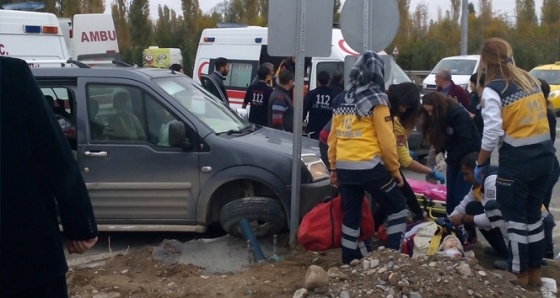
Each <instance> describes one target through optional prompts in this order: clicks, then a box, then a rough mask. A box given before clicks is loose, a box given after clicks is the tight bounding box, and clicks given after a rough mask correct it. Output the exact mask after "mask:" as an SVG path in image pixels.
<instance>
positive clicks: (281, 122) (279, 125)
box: [268, 70, 294, 132]
mask: <svg viewBox="0 0 560 298" xmlns="http://www.w3.org/2000/svg"><path fill="white" fill-rule="evenodd" d="M293 86H294V73H293V72H292V71H291V70H283V71H281V72H280V75H279V76H278V85H276V87H274V91H272V94H270V99H269V100H268V126H269V127H271V128H275V129H279V130H283V131H287V132H292V131H293V126H294V104H293V103H292V99H291V97H290V94H291V92H290V90H291V89H292V87H293Z"/></svg>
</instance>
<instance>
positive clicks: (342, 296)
mask: <svg viewBox="0 0 560 298" xmlns="http://www.w3.org/2000/svg"><path fill="white" fill-rule="evenodd" d="M340 298H350V294H348V292H346V291H342V292H340Z"/></svg>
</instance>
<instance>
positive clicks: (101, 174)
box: [77, 78, 199, 230]
mask: <svg viewBox="0 0 560 298" xmlns="http://www.w3.org/2000/svg"><path fill="white" fill-rule="evenodd" d="M107 82H108V80H107V79H103V78H81V79H79V80H78V87H79V88H78V90H79V92H80V94H78V98H80V99H82V104H79V107H78V108H79V111H78V113H79V117H78V118H79V119H81V120H82V121H80V122H81V128H79V130H80V132H81V135H80V136H79V145H78V152H77V154H78V160H79V165H80V168H81V170H82V172H83V176H84V179H85V181H86V184H87V187H88V190H89V193H90V196H91V201H92V204H93V208H94V211H95V215H96V218H97V222H98V223H99V224H134V225H136V228H135V229H136V230H142V227H143V225H154V224H165V225H184V224H192V223H194V222H195V215H196V208H195V207H196V206H195V199H196V198H197V196H198V193H199V172H198V168H199V166H198V164H199V160H198V152H196V149H193V150H192V151H184V150H183V149H181V148H172V147H170V145H169V143H168V141H169V139H168V135H167V133H168V131H167V127H168V125H169V123H170V122H172V121H177V120H179V121H181V118H180V117H179V116H178V115H179V113H178V112H177V111H176V110H175V109H173V107H171V106H170V105H168V104H167V103H165V102H164V101H163V100H161V97H160V96H159V95H158V94H157V93H156V92H155V91H153V90H151V89H150V88H148V87H147V86H146V85H143V84H141V83H138V82H136V81H132V80H126V79H111V81H110V82H111V83H107ZM83 99H85V104H84V103H83ZM86 119H87V121H86ZM183 123H184V124H185V126H186V127H187V130H189V129H190V130H194V129H193V128H192V127H193V126H192V125H191V124H190V123H185V122H184V121H183ZM195 134H196V131H195ZM190 141H191V143H193V146H192V147H193V148H198V147H199V146H198V145H197V144H196V142H197V140H190ZM131 228H132V227H131ZM145 229H146V230H149V228H145Z"/></svg>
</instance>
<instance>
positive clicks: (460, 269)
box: [455, 262, 472, 276]
mask: <svg viewBox="0 0 560 298" xmlns="http://www.w3.org/2000/svg"><path fill="white" fill-rule="evenodd" d="M455 271H457V273H459V274H461V276H471V275H472V271H471V267H470V266H469V264H467V263H465V262H461V264H459V266H457V267H455Z"/></svg>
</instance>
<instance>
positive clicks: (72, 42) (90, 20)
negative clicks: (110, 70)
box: [59, 13, 120, 66]
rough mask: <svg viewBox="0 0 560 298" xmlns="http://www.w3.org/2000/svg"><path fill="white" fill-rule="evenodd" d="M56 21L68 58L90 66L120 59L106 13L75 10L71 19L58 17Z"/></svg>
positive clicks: (111, 17) (113, 29)
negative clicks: (58, 24) (82, 12)
mask: <svg viewBox="0 0 560 298" xmlns="http://www.w3.org/2000/svg"><path fill="white" fill-rule="evenodd" d="M59 23H60V27H61V30H62V33H63V35H64V40H65V43H66V46H67V48H68V53H69V55H70V57H71V59H73V60H76V61H80V62H83V63H86V64H88V65H90V66H102V65H107V64H108V65H111V64H112V63H111V62H112V61H119V60H120V52H119V43H118V39H117V31H116V30H115V23H114V22H113V16H111V15H110V14H101V13H88V14H76V15H74V17H73V18H72V19H70V18H61V19H59Z"/></svg>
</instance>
